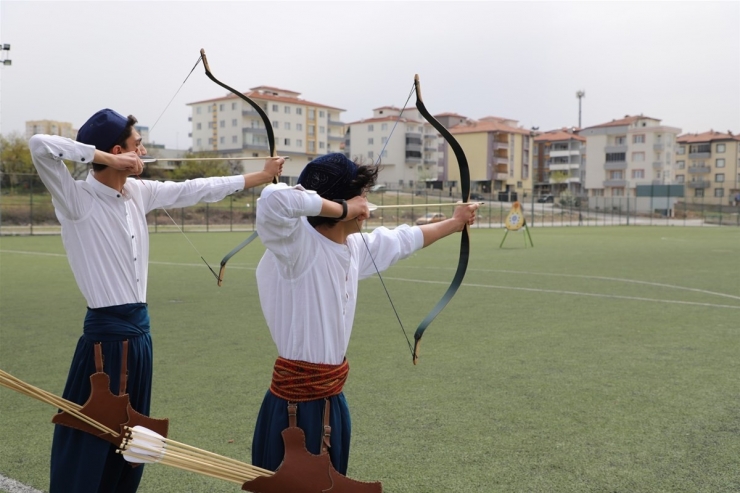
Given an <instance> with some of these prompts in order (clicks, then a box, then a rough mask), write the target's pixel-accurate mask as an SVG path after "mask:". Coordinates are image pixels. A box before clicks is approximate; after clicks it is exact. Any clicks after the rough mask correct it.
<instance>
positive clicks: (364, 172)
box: [308, 164, 380, 228]
mask: <svg viewBox="0 0 740 493" xmlns="http://www.w3.org/2000/svg"><path fill="white" fill-rule="evenodd" d="M379 171H380V169H379V168H378V167H377V166H375V165H365V164H362V165H359V166H357V173H356V175H355V177H354V178H353V179H352V181H351V182H350V184H349V186H348V187H347V190H346V191H345V193H343V194H341V198H343V199H345V200H349V199H351V198H353V197H357V196H360V195H362V194H363V193H366V192H367V191H368V190H370V187H372V186H373V185H375V180H377V179H378V172H379ZM308 222H309V224H310V225H311V226H313V227H314V228H315V227H317V226H320V225H322V224H328V225H329V227H333V226H334V225H335V224H337V223H338V222H339V220H337V219H336V218H334V217H322V216H311V217H309V218H308Z"/></svg>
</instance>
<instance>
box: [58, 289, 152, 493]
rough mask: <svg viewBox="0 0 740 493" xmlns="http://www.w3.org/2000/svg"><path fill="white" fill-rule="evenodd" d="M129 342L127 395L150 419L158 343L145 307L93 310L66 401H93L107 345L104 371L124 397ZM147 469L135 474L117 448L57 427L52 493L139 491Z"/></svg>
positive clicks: (79, 346)
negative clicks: (98, 359) (93, 382)
mask: <svg viewBox="0 0 740 493" xmlns="http://www.w3.org/2000/svg"><path fill="white" fill-rule="evenodd" d="M124 340H128V341H129V342H128V358H127V368H128V380H127V384H126V391H127V393H128V394H129V397H130V400H131V406H132V407H133V408H134V409H135V410H136V411H138V412H140V413H142V414H144V415H147V416H148V415H149V405H150V398H151V390H152V340H151V337H150V336H149V312H148V310H147V305H146V304H145V303H135V304H128V305H118V306H111V307H105V308H95V309H91V308H88V310H87V316H86V317H85V325H84V329H83V335H82V337H80V340H79V341H78V342H77V349H76V350H75V354H74V358H73V359H72V365H71V367H70V369H69V375H68V377H67V384H66V386H65V387H64V393H63V394H62V396H63V397H64V398H65V399H67V400H69V401H72V402H75V403H77V404H81V405H82V404H84V403H85V402H86V401H87V399H88V398H89V397H90V375H92V374H93V373H95V372H96V369H95V352H94V344H95V343H96V342H100V343H102V344H101V345H102V350H103V362H104V364H103V371H105V373H107V374H108V376H109V377H110V390H111V392H113V394H116V395H118V391H119V383H120V374H121V353H122V344H121V343H122V342H123V341H124ZM143 469H144V467H143V466H139V467H136V468H132V467H131V466H130V465H129V463H128V462H126V461H125V460H124V459H123V456H122V455H120V454H116V447H115V446H113V445H112V444H110V443H109V442H106V441H104V440H102V439H100V438H97V437H94V436H93V435H90V434H88V433H84V432H82V431H79V430H75V429H73V428H68V427H66V426H61V425H56V426H55V427H54V440H53V442H52V446H51V483H50V487H49V492H50V493H114V492H115V493H130V492H135V491H136V489H137V488H138V487H139V481H141V475H142V473H143V472H144V471H143Z"/></svg>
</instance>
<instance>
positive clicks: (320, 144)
mask: <svg viewBox="0 0 740 493" xmlns="http://www.w3.org/2000/svg"><path fill="white" fill-rule="evenodd" d="M323 148H324V142H323V141H322V142H319V149H323Z"/></svg>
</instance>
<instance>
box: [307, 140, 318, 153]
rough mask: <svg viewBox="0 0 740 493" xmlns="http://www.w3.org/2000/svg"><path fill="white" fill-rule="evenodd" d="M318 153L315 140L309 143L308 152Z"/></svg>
mask: <svg viewBox="0 0 740 493" xmlns="http://www.w3.org/2000/svg"><path fill="white" fill-rule="evenodd" d="M315 151H316V142H314V141H313V140H311V141H309V142H308V152H315Z"/></svg>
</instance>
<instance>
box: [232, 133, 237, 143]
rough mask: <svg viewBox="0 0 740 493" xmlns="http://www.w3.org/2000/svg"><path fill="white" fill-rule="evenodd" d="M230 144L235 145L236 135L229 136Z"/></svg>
mask: <svg viewBox="0 0 740 493" xmlns="http://www.w3.org/2000/svg"><path fill="white" fill-rule="evenodd" d="M231 143H232V144H236V135H232V136H231Z"/></svg>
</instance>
